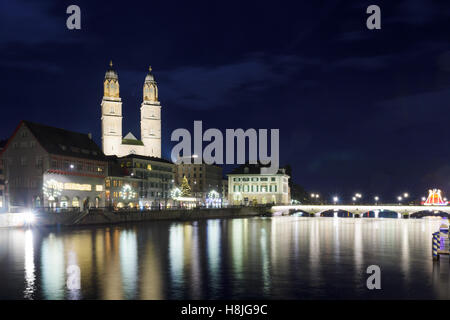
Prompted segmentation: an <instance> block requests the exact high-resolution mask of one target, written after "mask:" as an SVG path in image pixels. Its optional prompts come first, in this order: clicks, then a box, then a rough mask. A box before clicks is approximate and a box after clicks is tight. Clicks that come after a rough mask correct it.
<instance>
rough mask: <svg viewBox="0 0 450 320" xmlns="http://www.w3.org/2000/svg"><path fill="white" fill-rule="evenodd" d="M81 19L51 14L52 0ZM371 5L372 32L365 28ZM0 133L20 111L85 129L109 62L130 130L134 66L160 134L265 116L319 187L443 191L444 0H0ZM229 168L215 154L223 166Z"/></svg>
mask: <svg viewBox="0 0 450 320" xmlns="http://www.w3.org/2000/svg"><path fill="white" fill-rule="evenodd" d="M71 4H77V5H79V6H80V8H81V15H82V19H81V27H82V29H81V30H78V31H72V30H68V29H67V28H66V19H67V17H68V15H67V14H66V8H67V6H69V5H71ZM371 4H377V5H379V6H380V7H381V16H382V22H381V26H382V29H381V30H368V29H367V28H366V19H367V17H368V16H369V15H368V14H366V8H367V6H369V5H371ZM0 30H1V31H0V46H1V50H0V74H1V77H0V88H1V91H0V92H1V115H0V117H1V124H0V139H1V138H7V137H9V136H10V135H11V133H12V132H13V130H14V128H15V127H16V126H17V124H18V123H19V121H20V120H22V119H24V120H30V121H34V122H39V123H43V124H48V125H53V126H57V127H62V128H66V129H69V130H74V131H79V132H85V133H88V132H91V133H92V134H93V136H94V139H95V141H96V142H97V143H99V144H100V142H101V134H100V129H101V123H100V102H101V99H102V94H103V79H104V75H105V71H106V70H107V68H108V64H109V61H110V60H113V62H114V68H115V69H116V71H117V72H118V74H119V82H120V89H121V97H122V101H123V113H124V123H123V134H124V135H125V134H126V133H127V132H129V131H132V132H133V133H134V134H135V135H136V136H137V137H138V138H139V136H140V129H139V120H140V118H139V112H140V110H139V109H140V104H141V102H142V85H143V82H144V78H145V75H146V73H147V69H148V66H149V65H151V66H152V68H153V74H154V75H155V78H156V81H157V82H158V86H159V97H160V101H161V104H162V117H163V120H162V126H163V129H162V134H163V155H164V157H166V158H170V151H171V148H172V145H173V144H172V143H171V142H170V135H171V133H172V131H173V130H175V129H177V128H187V129H189V130H190V131H191V132H192V131H193V121H194V120H203V127H204V130H205V129H207V128H219V129H221V130H223V132H224V130H225V129H226V128H243V129H248V128H256V129H258V128H266V129H271V128H278V129H280V154H281V155H280V157H281V159H280V161H281V164H287V163H290V164H291V165H292V167H293V179H294V181H295V182H296V183H298V184H300V185H302V186H303V187H305V189H307V190H308V191H310V192H320V193H321V195H322V196H323V197H331V196H332V195H334V194H336V195H338V196H340V197H341V198H347V199H348V198H349V197H351V195H353V194H354V193H355V192H360V193H362V194H363V196H364V197H367V198H369V197H370V198H373V196H374V195H379V196H380V198H381V199H382V200H383V201H384V202H393V199H394V198H396V196H398V195H399V194H400V193H403V192H409V193H410V194H411V196H412V197H413V198H420V197H421V196H424V195H426V192H427V189H428V188H433V187H437V188H441V189H443V193H444V195H445V196H450V180H449V178H450V163H449V160H450V147H449V146H448V141H449V140H450V126H449V123H450V122H449V121H450V111H449V104H450V46H449V44H450V42H449V39H450V2H448V1H430V0H404V1H400V0H399V1H392V0H391V1H289V2H280V1H267V2H266V1H242V0H240V1H216V0H210V1H205V2H202V1H177V2H175V1H78V0H75V1H42V0H41V1H24V0H15V1H11V0H10V1H2V2H0ZM228 169H229V168H227V170H228Z"/></svg>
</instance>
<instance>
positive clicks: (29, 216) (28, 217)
mask: <svg viewBox="0 0 450 320" xmlns="http://www.w3.org/2000/svg"><path fill="white" fill-rule="evenodd" d="M35 221H36V217H35V215H34V214H33V212H31V211H28V212H25V213H24V214H23V222H24V223H25V224H27V225H30V224H33V223H34V222H35Z"/></svg>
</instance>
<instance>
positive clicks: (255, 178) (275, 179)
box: [233, 177, 277, 182]
mask: <svg viewBox="0 0 450 320" xmlns="http://www.w3.org/2000/svg"><path fill="white" fill-rule="evenodd" d="M233 181H235V182H239V181H244V182H248V181H263V182H264V181H269V178H266V177H264V178H257V177H251V178H233ZM270 181H277V178H275V177H271V178H270Z"/></svg>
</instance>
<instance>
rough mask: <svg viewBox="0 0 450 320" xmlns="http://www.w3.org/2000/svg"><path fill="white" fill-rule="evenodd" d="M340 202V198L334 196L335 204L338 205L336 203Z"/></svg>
mask: <svg viewBox="0 0 450 320" xmlns="http://www.w3.org/2000/svg"><path fill="white" fill-rule="evenodd" d="M338 201H339V198H338V197H336V196H334V197H333V202H334V204H335V205H336V203H337V202H338Z"/></svg>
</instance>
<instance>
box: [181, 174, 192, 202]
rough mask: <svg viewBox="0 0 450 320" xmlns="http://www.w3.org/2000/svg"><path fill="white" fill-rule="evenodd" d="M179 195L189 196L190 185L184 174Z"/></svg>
mask: <svg viewBox="0 0 450 320" xmlns="http://www.w3.org/2000/svg"><path fill="white" fill-rule="evenodd" d="M181 195H182V196H183V197H189V196H190V195H191V187H190V186H189V183H188V180H187V179H186V176H184V177H183V181H182V182H181Z"/></svg>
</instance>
